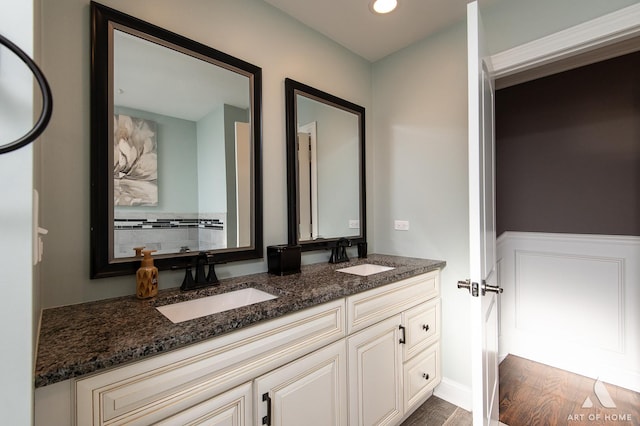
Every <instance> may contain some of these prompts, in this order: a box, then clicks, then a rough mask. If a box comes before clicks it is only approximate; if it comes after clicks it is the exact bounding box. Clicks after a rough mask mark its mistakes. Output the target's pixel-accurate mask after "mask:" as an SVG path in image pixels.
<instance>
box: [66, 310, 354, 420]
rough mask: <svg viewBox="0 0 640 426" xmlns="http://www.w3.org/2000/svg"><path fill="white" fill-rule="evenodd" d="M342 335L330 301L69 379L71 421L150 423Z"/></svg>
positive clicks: (339, 313)
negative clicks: (73, 399)
mask: <svg viewBox="0 0 640 426" xmlns="http://www.w3.org/2000/svg"><path fill="white" fill-rule="evenodd" d="M344 335H345V334H344V301H335V302H330V303H327V304H324V305H321V306H317V307H315V308H311V309H308V310H305V311H302V312H299V313H296V314H292V315H289V316H286V317H283V318H278V319H276V320H272V321H269V322H267V323H264V324H258V325H256V326H253V327H247V328H246V329H241V330H239V331H237V332H234V333H230V334H226V335H223V336H220V337H217V338H214V339H211V340H208V341H206V342H203V343H200V344H197V345H193V346H190V347H187V348H185V349H180V350H177V351H172V352H168V353H167V354H163V355H157V356H155V357H151V358H149V359H148V360H145V361H141V362H138V363H135V364H131V365H128V366H125V367H120V368H116V369H113V370H110V371H107V372H105V373H101V374H97V375H94V376H90V377H87V378H83V379H79V380H76V381H75V393H76V400H77V404H76V416H77V417H76V419H77V424H78V425H119V424H127V425H130V424H138V425H143V424H153V423H155V422H157V421H159V420H162V419H164V418H166V417H167V416H168V415H169V413H175V412H176V411H179V410H184V409H187V408H189V407H192V406H194V405H196V404H199V403H201V402H203V401H206V400H207V399H210V398H212V397H214V396H216V395H218V394H220V393H222V392H224V391H226V390H228V389H231V388H232V387H235V386H238V385H240V384H242V383H244V382H247V381H248V380H251V379H253V378H254V377H256V376H258V375H260V374H264V373H265V372H267V371H269V370H272V369H273V368H276V367H279V366H280V365H282V364H285V363H287V362H289V361H292V360H294V359H296V358H298V357H300V356H302V355H305V354H307V353H309V352H311V351H313V350H316V349H318V348H320V347H322V346H324V345H326V344H328V343H331V342H333V341H336V340H338V339H340V338H342V337H344Z"/></svg>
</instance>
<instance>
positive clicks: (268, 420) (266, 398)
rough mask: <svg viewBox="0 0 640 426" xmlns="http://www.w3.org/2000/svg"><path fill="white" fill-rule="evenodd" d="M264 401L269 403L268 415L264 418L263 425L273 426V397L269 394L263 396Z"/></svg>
mask: <svg viewBox="0 0 640 426" xmlns="http://www.w3.org/2000/svg"><path fill="white" fill-rule="evenodd" d="M262 400H263V401H266V402H267V415H266V416H264V417H263V418H262V424H263V425H267V426H270V425H271V397H270V396H269V393H268V392H267V393H264V394H262Z"/></svg>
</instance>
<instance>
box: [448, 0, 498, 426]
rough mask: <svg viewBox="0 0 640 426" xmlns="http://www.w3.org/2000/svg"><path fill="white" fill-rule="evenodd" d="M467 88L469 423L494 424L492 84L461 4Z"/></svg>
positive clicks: (474, 21) (476, 17) (474, 14)
mask: <svg viewBox="0 0 640 426" xmlns="http://www.w3.org/2000/svg"><path fill="white" fill-rule="evenodd" d="M467 50H468V67H469V71H468V73H469V74H468V85H469V244H470V253H469V256H470V266H469V271H470V272H469V273H470V279H469V280H467V281H466V282H460V283H459V287H465V288H468V289H469V294H470V297H469V299H470V312H471V336H472V343H471V344H472V346H471V356H472V390H473V405H472V411H473V424H474V425H475V426H478V425H489V424H491V425H494V424H498V417H499V409H498V320H499V318H498V313H499V303H498V294H499V292H501V291H502V290H501V289H500V288H498V287H497V286H496V282H497V276H496V275H497V272H496V267H495V266H496V265H495V262H496V256H495V245H496V244H495V243H496V234H495V212H494V206H495V196H494V167H493V166H494V133H493V131H494V125H493V123H494V118H493V94H494V90H493V82H492V78H491V69H492V67H491V63H490V58H489V53H488V50H487V49H486V48H485V45H484V40H483V34H482V23H481V20H480V12H479V10H478V1H473V2H471V3H469V4H468V5H467Z"/></svg>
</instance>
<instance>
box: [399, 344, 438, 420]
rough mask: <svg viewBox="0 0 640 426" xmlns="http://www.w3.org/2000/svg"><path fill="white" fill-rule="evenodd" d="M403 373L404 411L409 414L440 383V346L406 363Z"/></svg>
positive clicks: (430, 348) (436, 345)
mask: <svg viewBox="0 0 640 426" xmlns="http://www.w3.org/2000/svg"><path fill="white" fill-rule="evenodd" d="M403 372H404V411H405V412H407V411H408V410H410V409H411V408H412V407H413V406H414V405H415V404H417V403H419V402H421V401H422V398H423V397H425V396H426V395H427V394H428V393H429V392H431V390H433V388H435V387H436V386H437V385H438V383H440V374H441V373H440V345H439V344H438V343H436V344H434V345H433V346H431V347H429V348H428V349H427V350H426V351H424V352H423V353H421V354H419V355H417V356H415V357H414V358H412V359H410V360H409V361H407V362H405V363H404V369H403Z"/></svg>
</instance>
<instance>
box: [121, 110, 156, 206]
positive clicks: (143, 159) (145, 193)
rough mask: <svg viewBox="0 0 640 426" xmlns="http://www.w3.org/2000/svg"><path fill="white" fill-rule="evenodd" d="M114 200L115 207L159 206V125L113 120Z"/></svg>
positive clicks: (136, 119) (146, 122) (134, 120)
mask: <svg viewBox="0 0 640 426" xmlns="http://www.w3.org/2000/svg"><path fill="white" fill-rule="evenodd" d="M113 135H114V137H113V201H114V205H116V206H157V205H158V154H157V147H158V145H157V138H156V135H157V125H156V123H155V122H154V121H151V120H145V119H142V118H135V117H130V116H128V115H124V114H115V115H114V117H113Z"/></svg>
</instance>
